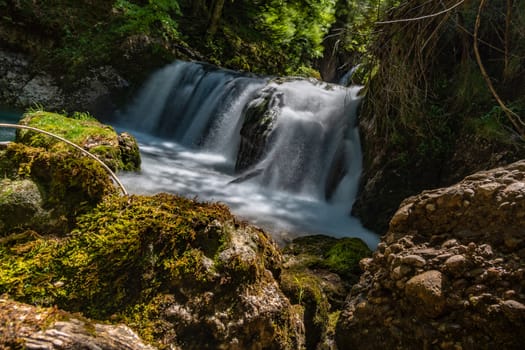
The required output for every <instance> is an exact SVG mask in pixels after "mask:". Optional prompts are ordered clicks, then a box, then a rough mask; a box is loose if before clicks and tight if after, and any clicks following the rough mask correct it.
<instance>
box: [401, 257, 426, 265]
mask: <svg viewBox="0 0 525 350" xmlns="http://www.w3.org/2000/svg"><path fill="white" fill-rule="evenodd" d="M401 263H402V264H405V265H409V266H416V267H423V266H425V265H426V263H427V261H426V260H425V259H424V258H423V257H421V256H419V255H407V256H404V257H403V258H401Z"/></svg>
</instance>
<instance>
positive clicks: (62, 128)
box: [17, 111, 118, 150]
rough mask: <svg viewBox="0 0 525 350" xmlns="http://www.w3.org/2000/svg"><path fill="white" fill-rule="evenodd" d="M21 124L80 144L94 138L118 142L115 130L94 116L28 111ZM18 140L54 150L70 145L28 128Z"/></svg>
mask: <svg viewBox="0 0 525 350" xmlns="http://www.w3.org/2000/svg"><path fill="white" fill-rule="evenodd" d="M77 116H78V114H77ZM20 124H22V125H28V126H32V127H35V128H38V129H42V130H45V131H49V132H51V133H53V134H55V135H58V136H62V137H64V138H65V139H67V140H69V141H71V142H73V143H75V144H77V145H80V146H85V145H86V143H88V142H93V141H94V140H93V138H95V140H96V139H105V140H107V143H109V144H113V145H116V144H118V140H117V134H116V133H115V130H113V128H111V127H109V126H106V125H103V124H101V123H99V122H98V121H96V120H95V119H92V118H86V119H74V118H68V117H67V116H65V115H61V114H57V113H51V112H45V111H36V112H33V113H26V114H25V115H24V117H23V119H22V120H21V121H20ZM17 141H18V142H24V143H25V144H27V145H30V146H33V147H44V148H51V147H53V149H54V150H57V149H58V150H60V149H65V148H67V147H69V146H67V145H65V144H64V143H62V142H60V141H59V140H57V139H54V138H51V137H49V136H45V135H42V134H37V133H34V132H31V131H27V130H22V131H20V132H19V133H18V135H17Z"/></svg>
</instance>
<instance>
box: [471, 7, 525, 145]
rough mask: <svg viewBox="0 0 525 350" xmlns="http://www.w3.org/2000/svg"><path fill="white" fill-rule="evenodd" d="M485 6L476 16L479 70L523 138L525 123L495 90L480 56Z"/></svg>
mask: <svg viewBox="0 0 525 350" xmlns="http://www.w3.org/2000/svg"><path fill="white" fill-rule="evenodd" d="M484 6H485V0H481V2H480V3H479V8H478V14H477V16H476V24H475V26H474V55H475V56H476V61H477V63H478V66H479V69H480V71H481V75H482V76H483V79H485V82H486V83H487V86H488V88H489V90H490V92H491V93H492V95H493V96H494V98H495V99H496V101H497V102H498V104H499V105H500V107H501V109H502V110H503V112H505V114H506V115H507V118H508V119H509V121H510V122H511V123H512V125H513V126H514V128H516V131H517V132H519V134H520V136H521V137H522V138H523V137H524V136H525V123H523V121H522V120H521V118H520V116H519V115H517V114H516V113H514V111H512V110H511V109H510V108H509V107H507V106H506V105H505V103H504V102H503V100H502V99H501V98H500V97H499V95H498V92H497V91H496V89H495V88H494V85H493V84H492V81H491V80H490V77H489V75H488V73H487V71H486V69H485V66H484V65H483V62H482V61H481V55H480V54H479V48H478V34H479V26H480V23H481V12H483V7H484Z"/></svg>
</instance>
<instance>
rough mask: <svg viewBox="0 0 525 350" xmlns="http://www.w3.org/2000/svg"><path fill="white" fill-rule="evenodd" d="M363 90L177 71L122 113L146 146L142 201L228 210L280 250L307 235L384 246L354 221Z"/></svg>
mask: <svg viewBox="0 0 525 350" xmlns="http://www.w3.org/2000/svg"><path fill="white" fill-rule="evenodd" d="M358 91H359V89H358V88H345V87H342V86H338V85H331V84H326V83H321V82H318V81H310V80H305V79H268V78H259V77H253V76H247V75H242V74H239V73H236V72H233V71H227V70H220V69H217V68H215V67H211V66H208V65H204V64H198V63H189V62H175V63H173V64H172V65H169V66H167V67H165V68H164V69H161V70H159V71H158V72H156V73H155V74H153V75H152V77H151V78H150V79H149V81H148V82H147V83H146V84H145V85H144V87H143V89H142V90H141V92H140V93H139V94H138V96H137V98H136V99H135V102H134V103H132V104H131V105H130V106H129V107H128V108H126V110H125V111H123V112H120V113H119V115H118V117H117V120H118V122H117V123H118V125H119V127H120V128H122V129H127V130H131V131H132V132H133V133H134V134H135V135H136V136H137V139H138V141H139V143H140V146H141V152H142V158H143V165H142V168H143V170H142V172H141V173H140V174H127V175H123V176H122V181H123V182H124V183H125V185H126V187H127V188H128V189H129V190H130V191H132V192H136V193H155V192H172V193H178V194H183V195H186V196H191V197H198V198H199V199H201V200H210V201H211V200H213V201H221V202H224V203H226V204H228V205H229V206H230V208H231V209H232V211H233V212H234V213H235V214H237V215H238V216H240V217H243V218H245V219H247V220H248V221H250V222H252V223H254V224H257V225H259V226H262V227H263V228H266V229H268V230H269V232H270V233H271V234H272V235H273V236H274V238H275V239H276V240H277V241H281V240H283V239H288V238H292V237H294V236H297V235H304V234H314V233H320V234H328V235H332V236H336V237H343V236H354V237H360V238H362V239H363V240H364V241H365V242H366V243H367V244H368V245H369V246H371V247H375V245H376V244H377V242H378V237H377V236H376V235H375V234H373V233H371V232H369V231H367V230H366V229H364V228H363V227H362V226H361V225H360V223H359V221H358V220H357V219H355V218H353V217H350V216H349V212H350V209H351V206H352V203H353V201H354V199H355V194H356V190H357V184H358V180H359V174H360V172H361V150H360V143H359V134H358V130H357V126H356V125H357V120H356V118H357V117H356V109H357V106H358V103H359V101H358V98H357V93H358Z"/></svg>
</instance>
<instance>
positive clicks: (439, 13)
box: [376, 0, 465, 24]
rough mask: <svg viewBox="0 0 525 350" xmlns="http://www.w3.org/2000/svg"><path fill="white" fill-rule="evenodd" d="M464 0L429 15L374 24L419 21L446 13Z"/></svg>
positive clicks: (463, 0)
mask: <svg viewBox="0 0 525 350" xmlns="http://www.w3.org/2000/svg"><path fill="white" fill-rule="evenodd" d="M464 2H465V0H460V1H459V2H458V3H457V4H455V5H454V6H451V7H449V8H446V9H444V10H443V11H439V12H436V13H432V14H430V15H425V16H420V17H414V18H403V19H397V20H392V21H382V22H376V24H390V23H399V22H413V21H420V20H422V19H426V18H432V17H436V16H439V15H442V14H444V13H447V12H449V11H451V10H453V9H455V8H456V7H458V6H459V5H461V4H462V3H464Z"/></svg>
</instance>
